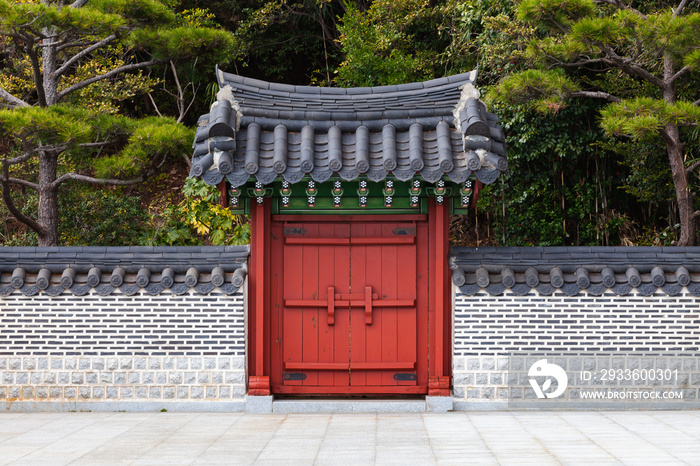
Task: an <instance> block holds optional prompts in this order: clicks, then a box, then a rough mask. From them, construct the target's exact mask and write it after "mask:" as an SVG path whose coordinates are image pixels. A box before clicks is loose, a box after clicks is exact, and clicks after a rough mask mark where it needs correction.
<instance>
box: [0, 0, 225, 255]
mask: <svg viewBox="0 0 700 466" xmlns="http://www.w3.org/2000/svg"><path fill="white" fill-rule="evenodd" d="M176 3H177V2H175V1H173V0H76V1H73V2H68V1H62V0H59V1H53V0H41V1H37V0H24V1H8V0H0V37H1V38H2V41H3V43H4V51H5V58H6V59H10V58H11V59H14V60H15V63H22V62H26V63H27V64H28V65H27V66H28V67H29V69H30V70H31V73H30V78H29V79H28V84H27V83H25V84H26V85H24V86H22V85H21V83H20V84H17V83H15V84H17V85H15V86H14V88H8V87H7V86H0V102H2V103H3V104H4V105H3V106H5V107H8V109H6V110H1V111H0V127H1V128H2V130H3V132H4V133H5V134H6V135H7V136H8V137H10V138H12V139H13V140H15V141H16V142H17V144H18V147H19V149H20V151H21V152H20V154H19V155H16V154H4V155H2V156H1V161H2V172H1V173H0V184H1V185H2V193H3V199H4V200H5V202H6V204H7V207H8V209H9V210H10V212H11V213H12V214H13V215H14V216H15V217H16V218H17V219H18V220H19V221H21V222H23V223H25V224H26V225H28V226H29V227H30V228H31V229H32V230H34V231H36V233H37V235H38V237H39V244H40V245H42V246H55V245H57V244H58V203H57V196H58V193H59V188H60V186H61V185H62V184H63V183H65V182H67V181H69V180H73V181H79V182H87V183H92V184H109V185H126V184H135V183H138V182H141V181H143V180H144V179H146V178H147V177H149V176H151V175H153V174H154V173H156V172H157V171H158V169H159V168H160V167H161V166H162V165H163V164H164V163H165V162H166V161H167V160H168V157H179V156H181V155H184V154H185V153H186V151H187V145H188V144H189V143H190V142H191V137H192V132H191V131H190V130H188V129H187V128H185V127H184V126H182V125H179V124H178V123H176V122H175V121H174V120H171V119H169V118H161V119H157V118H146V119H142V120H135V119H130V118H125V117H119V116H116V115H104V114H101V113H99V112H94V111H90V110H88V109H87V107H90V106H91V105H90V104H91V103H90V102H81V101H80V99H77V100H76V99H74V98H73V99H71V97H74V96H75V95H77V93H78V92H79V91H81V90H84V89H86V88H88V87H89V86H91V85H95V84H99V83H102V82H106V81H108V80H115V79H118V78H119V77H120V76H124V73H134V72H136V71H138V70H141V69H145V68H148V67H152V66H155V65H159V64H165V63H173V62H175V61H178V60H188V59H194V58H197V59H203V58H208V59H210V60H211V61H220V62H226V61H228V59H227V57H228V56H229V54H230V50H231V48H232V46H233V39H232V37H231V34H230V33H228V32H225V31H222V30H219V29H215V28H210V27H201V26H198V25H193V24H188V23H187V21H184V20H183V19H182V18H181V17H179V16H178V15H177V14H176V12H175V10H174V7H175V6H176ZM119 52H122V53H124V55H125V56H126V57H127V60H122V59H121V58H120V59H119V60H111V61H110V60H103V62H102V63H101V66H95V67H93V68H92V70H93V71H92V72H91V73H88V74H86V75H81V74H80V73H78V72H77V71H76V70H78V69H79V68H80V67H81V66H83V65H85V63H88V62H90V61H91V60H96V59H104V57H110V54H116V53H119ZM104 63H107V66H104ZM110 64H111V66H110ZM8 72H11V70H10V71H7V70H6V71H5V72H4V73H3V74H5V73H8ZM2 77H3V78H6V79H2V80H0V83H3V84H4V83H8V82H9V83H12V80H11V79H9V78H8V76H2ZM69 101H70V102H69ZM68 102H69V103H70V105H69V104H68ZM22 167H24V169H23V170H20V168H22ZM20 173H22V174H25V175H26V176H24V177H21V176H20V175H19V174H20ZM27 174H28V175H27ZM14 188H22V189H31V190H35V191H36V192H37V193H38V196H39V203H38V211H37V213H36V218H33V217H32V216H30V215H27V214H26V213H24V212H22V211H21V209H20V208H18V206H17V205H15V203H14V202H13V197H12V195H13V189H14Z"/></svg>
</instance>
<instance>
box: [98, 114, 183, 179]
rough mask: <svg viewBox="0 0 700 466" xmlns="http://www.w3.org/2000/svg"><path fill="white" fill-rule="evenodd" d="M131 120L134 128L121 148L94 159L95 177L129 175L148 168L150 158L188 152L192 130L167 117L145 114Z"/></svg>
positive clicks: (177, 155)
mask: <svg viewBox="0 0 700 466" xmlns="http://www.w3.org/2000/svg"><path fill="white" fill-rule="evenodd" d="M134 123H135V124H134V131H133V133H132V134H131V135H130V136H129V140H128V142H127V144H126V146H125V147H124V149H123V150H122V151H120V152H119V153H117V154H114V155H111V156H108V157H103V158H100V159H97V160H96V161H95V162H94V167H95V172H96V174H97V176H98V177H100V178H132V177H134V176H137V175H139V174H140V173H143V172H144V171H146V170H147V169H149V168H151V165H152V163H153V161H154V160H164V159H165V158H166V157H167V156H168V155H171V156H175V157H176V158H179V157H181V156H184V155H188V153H189V151H190V147H191V141H192V140H193V139H194V132H195V131H194V129H191V128H187V127H185V126H183V125H181V124H179V123H177V122H176V121H175V120H173V119H171V118H159V117H149V118H144V119H142V120H138V121H136V122H134Z"/></svg>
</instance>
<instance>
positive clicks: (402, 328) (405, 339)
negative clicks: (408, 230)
mask: <svg viewBox="0 0 700 466" xmlns="http://www.w3.org/2000/svg"><path fill="white" fill-rule="evenodd" d="M397 249H398V251H397V258H396V259H397V260H396V276H398V280H397V283H396V292H397V298H398V299H399V300H407V301H415V298H416V283H417V281H416V248H415V246H414V245H409V246H398V247H397ZM395 309H396V323H397V342H396V343H397V358H398V359H399V360H401V361H416V359H417V358H416V356H417V354H416V346H417V338H418V334H417V331H416V330H417V328H416V325H417V312H416V308H415V307H406V308H395ZM397 384H398V385H416V384H417V380H413V381H411V380H401V381H397Z"/></svg>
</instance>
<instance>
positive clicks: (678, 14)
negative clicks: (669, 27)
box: [673, 0, 688, 18]
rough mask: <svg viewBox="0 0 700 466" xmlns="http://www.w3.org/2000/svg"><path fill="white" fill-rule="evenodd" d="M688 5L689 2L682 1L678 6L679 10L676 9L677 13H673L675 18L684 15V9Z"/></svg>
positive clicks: (686, 0)
mask: <svg viewBox="0 0 700 466" xmlns="http://www.w3.org/2000/svg"><path fill="white" fill-rule="evenodd" d="M687 5H688V0H681V3H680V4H679V5H678V8H676V11H674V12H673V17H674V18H677V17H679V16H680V15H681V13H683V9H684V8H685V7H686V6H687Z"/></svg>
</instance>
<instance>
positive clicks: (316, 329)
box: [271, 222, 428, 395]
mask: <svg viewBox="0 0 700 466" xmlns="http://www.w3.org/2000/svg"><path fill="white" fill-rule="evenodd" d="M416 230H417V229H416V224H415V223H409V222H407V223H398V222H391V223H387V222H372V223H330V222H329V223H304V224H301V223H287V224H285V225H284V228H283V231H284V238H283V250H284V254H283V261H284V264H283V266H282V272H283V281H282V283H283V293H282V294H283V299H282V303H280V304H281V306H279V307H276V306H273V308H275V309H280V308H281V315H280V317H279V322H280V325H279V329H278V330H277V332H278V334H279V335H275V334H274V332H275V330H274V329H273V340H275V341H276V343H278V344H279V345H280V346H277V347H278V348H279V350H280V351H281V354H279V355H278V356H277V357H276V358H275V357H273V359H274V360H276V361H279V362H278V364H277V366H279V365H281V367H276V368H275V367H273V370H272V374H271V382H272V387H273V391H275V392H276V393H291V394H294V393H299V394H301V393H307V394H321V395H322V394H333V393H336V394H337V393H353V394H381V393H425V392H426V391H427V360H426V361H423V360H422V359H421V357H422V358H423V359H427V358H426V357H425V356H421V355H427V341H423V343H422V345H424V346H425V348H420V347H419V345H418V342H419V341H421V340H425V338H422V339H421V338H419V334H421V335H427V319H428V317H427V309H426V308H427V306H426V305H425V304H423V306H421V305H420V304H421V303H420V302H419V301H420V299H419V296H418V295H417V288H418V286H419V285H418V282H419V281H420V280H419V274H418V273H417V248H418V242H419V241H418V238H419V235H418V234H417V231H416ZM421 325H422V328H423V331H422V332H419V326H421Z"/></svg>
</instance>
